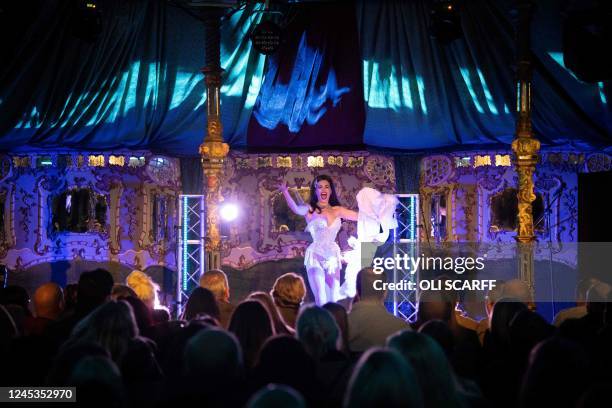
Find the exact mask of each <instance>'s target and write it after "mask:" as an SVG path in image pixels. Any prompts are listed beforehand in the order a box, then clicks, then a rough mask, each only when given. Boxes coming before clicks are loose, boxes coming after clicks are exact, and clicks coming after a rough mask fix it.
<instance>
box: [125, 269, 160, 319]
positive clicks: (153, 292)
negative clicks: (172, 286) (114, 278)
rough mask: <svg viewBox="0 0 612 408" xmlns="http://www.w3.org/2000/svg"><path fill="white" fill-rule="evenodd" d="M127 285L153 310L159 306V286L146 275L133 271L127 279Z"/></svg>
mask: <svg viewBox="0 0 612 408" xmlns="http://www.w3.org/2000/svg"><path fill="white" fill-rule="evenodd" d="M125 283H126V284H127V285H128V286H129V287H130V288H131V289H132V290H133V291H134V292H136V296H138V299H140V300H142V301H143V302H144V304H145V305H147V307H148V308H149V309H151V310H153V309H154V308H155V305H156V304H158V300H157V291H158V290H159V286H158V285H157V284H156V283H155V282H153V279H151V277H150V276H149V275H147V274H146V273H144V272H142V271H139V270H133V271H132V272H131V273H130V274H129V275H128V276H127V278H126V279H125Z"/></svg>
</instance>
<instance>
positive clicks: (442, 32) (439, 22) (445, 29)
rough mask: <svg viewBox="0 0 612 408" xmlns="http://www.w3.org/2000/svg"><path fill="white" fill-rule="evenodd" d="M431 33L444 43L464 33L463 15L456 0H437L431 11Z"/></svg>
mask: <svg viewBox="0 0 612 408" xmlns="http://www.w3.org/2000/svg"><path fill="white" fill-rule="evenodd" d="M429 16H430V19H429V33H430V35H431V36H432V38H435V39H436V40H438V41H440V42H441V43H442V44H448V43H450V42H451V41H453V40H456V39H457V38H460V37H461V36H462V35H463V30H462V28H461V16H460V14H459V8H458V7H457V4H456V2H455V1H447V0H441V1H436V2H435V3H434V4H433V5H432V6H431V10H430V12H429Z"/></svg>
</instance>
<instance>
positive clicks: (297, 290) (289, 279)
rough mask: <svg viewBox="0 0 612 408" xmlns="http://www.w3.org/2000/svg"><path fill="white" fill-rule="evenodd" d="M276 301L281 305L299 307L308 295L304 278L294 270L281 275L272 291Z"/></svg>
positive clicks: (271, 293)
mask: <svg viewBox="0 0 612 408" xmlns="http://www.w3.org/2000/svg"><path fill="white" fill-rule="evenodd" d="M270 295H272V298H273V299H274V302H275V303H276V305H277V306H281V307H294V308H296V309H297V308H299V307H300V305H301V304H302V302H303V301H304V296H306V285H304V279H303V278H302V277H301V276H300V275H298V274H296V273H293V272H289V273H286V274H284V275H281V276H279V277H278V278H277V279H276V281H275V282H274V286H273V287H272V291H271V292H270Z"/></svg>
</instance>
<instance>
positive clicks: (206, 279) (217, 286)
mask: <svg viewBox="0 0 612 408" xmlns="http://www.w3.org/2000/svg"><path fill="white" fill-rule="evenodd" d="M200 287H202V288H204V289H208V290H210V291H211V292H212V294H213V295H214V296H215V299H217V301H218V302H229V297H230V292H229V283H228V281H227V275H226V274H225V272H223V271H222V270H220V269H211V270H209V271H206V272H205V273H203V274H202V276H200Z"/></svg>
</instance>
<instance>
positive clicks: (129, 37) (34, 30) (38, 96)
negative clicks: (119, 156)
mask: <svg viewBox="0 0 612 408" xmlns="http://www.w3.org/2000/svg"><path fill="white" fill-rule="evenodd" d="M73 5H74V2H64V1H48V2H47V1H45V2H41V7H42V8H41V9H40V10H39V12H38V15H37V16H36V19H35V21H34V22H33V23H32V24H31V25H30V27H29V29H28V30H27V31H26V33H25V35H24V38H23V39H22V41H21V43H20V44H18V45H19V47H18V48H17V54H16V55H11V57H12V58H10V59H8V58H7V60H9V61H11V63H12V64H9V65H5V66H4V67H3V68H5V69H4V70H3V71H0V85H1V87H0V148H2V149H7V150H8V149H18V148H22V147H25V146H26V145H28V147H34V148H36V147H64V148H65V147H70V148H76V149H111V148H135V149H142V148H146V149H151V150H154V151H163V152H166V153H170V154H176V155H191V156H195V155H197V154H198V153H197V152H198V146H199V144H200V143H201V141H202V139H203V137H204V136H205V129H206V119H205V110H204V109H205V107H204V102H205V88H204V78H203V75H202V73H201V72H200V69H201V67H202V66H203V65H204V41H205V38H204V28H203V24H202V22H200V21H198V20H195V19H194V18H193V17H191V16H189V15H187V14H186V13H185V12H184V11H183V10H180V9H178V8H175V7H171V6H170V5H168V3H167V2H164V1H143V0H140V1H138V0H137V1H130V2H125V1H107V2H103V3H101V5H102V6H103V9H102V27H103V28H102V32H101V34H100V35H99V37H98V38H97V40H96V41H95V42H94V43H88V42H85V41H83V40H81V39H78V38H76V37H75V36H73V21H74V19H76V18H78V17H77V15H76V13H77V10H76V8H74V7H73ZM257 7H259V6H257ZM35 11H36V10H31V12H35ZM251 11H252V7H249V8H247V9H246V10H245V11H240V12H238V13H235V14H234V15H233V16H232V17H231V18H230V19H229V20H228V21H225V22H224V24H223V26H222V37H223V44H222V54H221V60H222V61H221V62H222V66H223V68H224V69H225V70H226V75H225V78H224V86H223V89H222V100H223V101H222V104H223V116H222V119H223V125H224V131H225V137H226V139H227V140H229V141H230V142H231V143H232V145H233V146H240V145H243V146H244V145H245V144H246V124H247V123H248V118H249V113H250V107H252V105H253V103H254V100H255V97H256V95H257V93H258V87H259V83H260V80H261V75H262V71H263V61H264V59H263V57H262V56H260V55H259V54H258V53H255V52H254V51H252V50H251V44H250V41H249V39H248V36H247V33H248V30H249V29H250V27H251V24H252V23H253V22H254V21H255V22H256V21H257V20H258V19H259V18H260V17H259V14H253V13H251ZM0 69H2V68H0ZM249 104H250V106H249Z"/></svg>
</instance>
